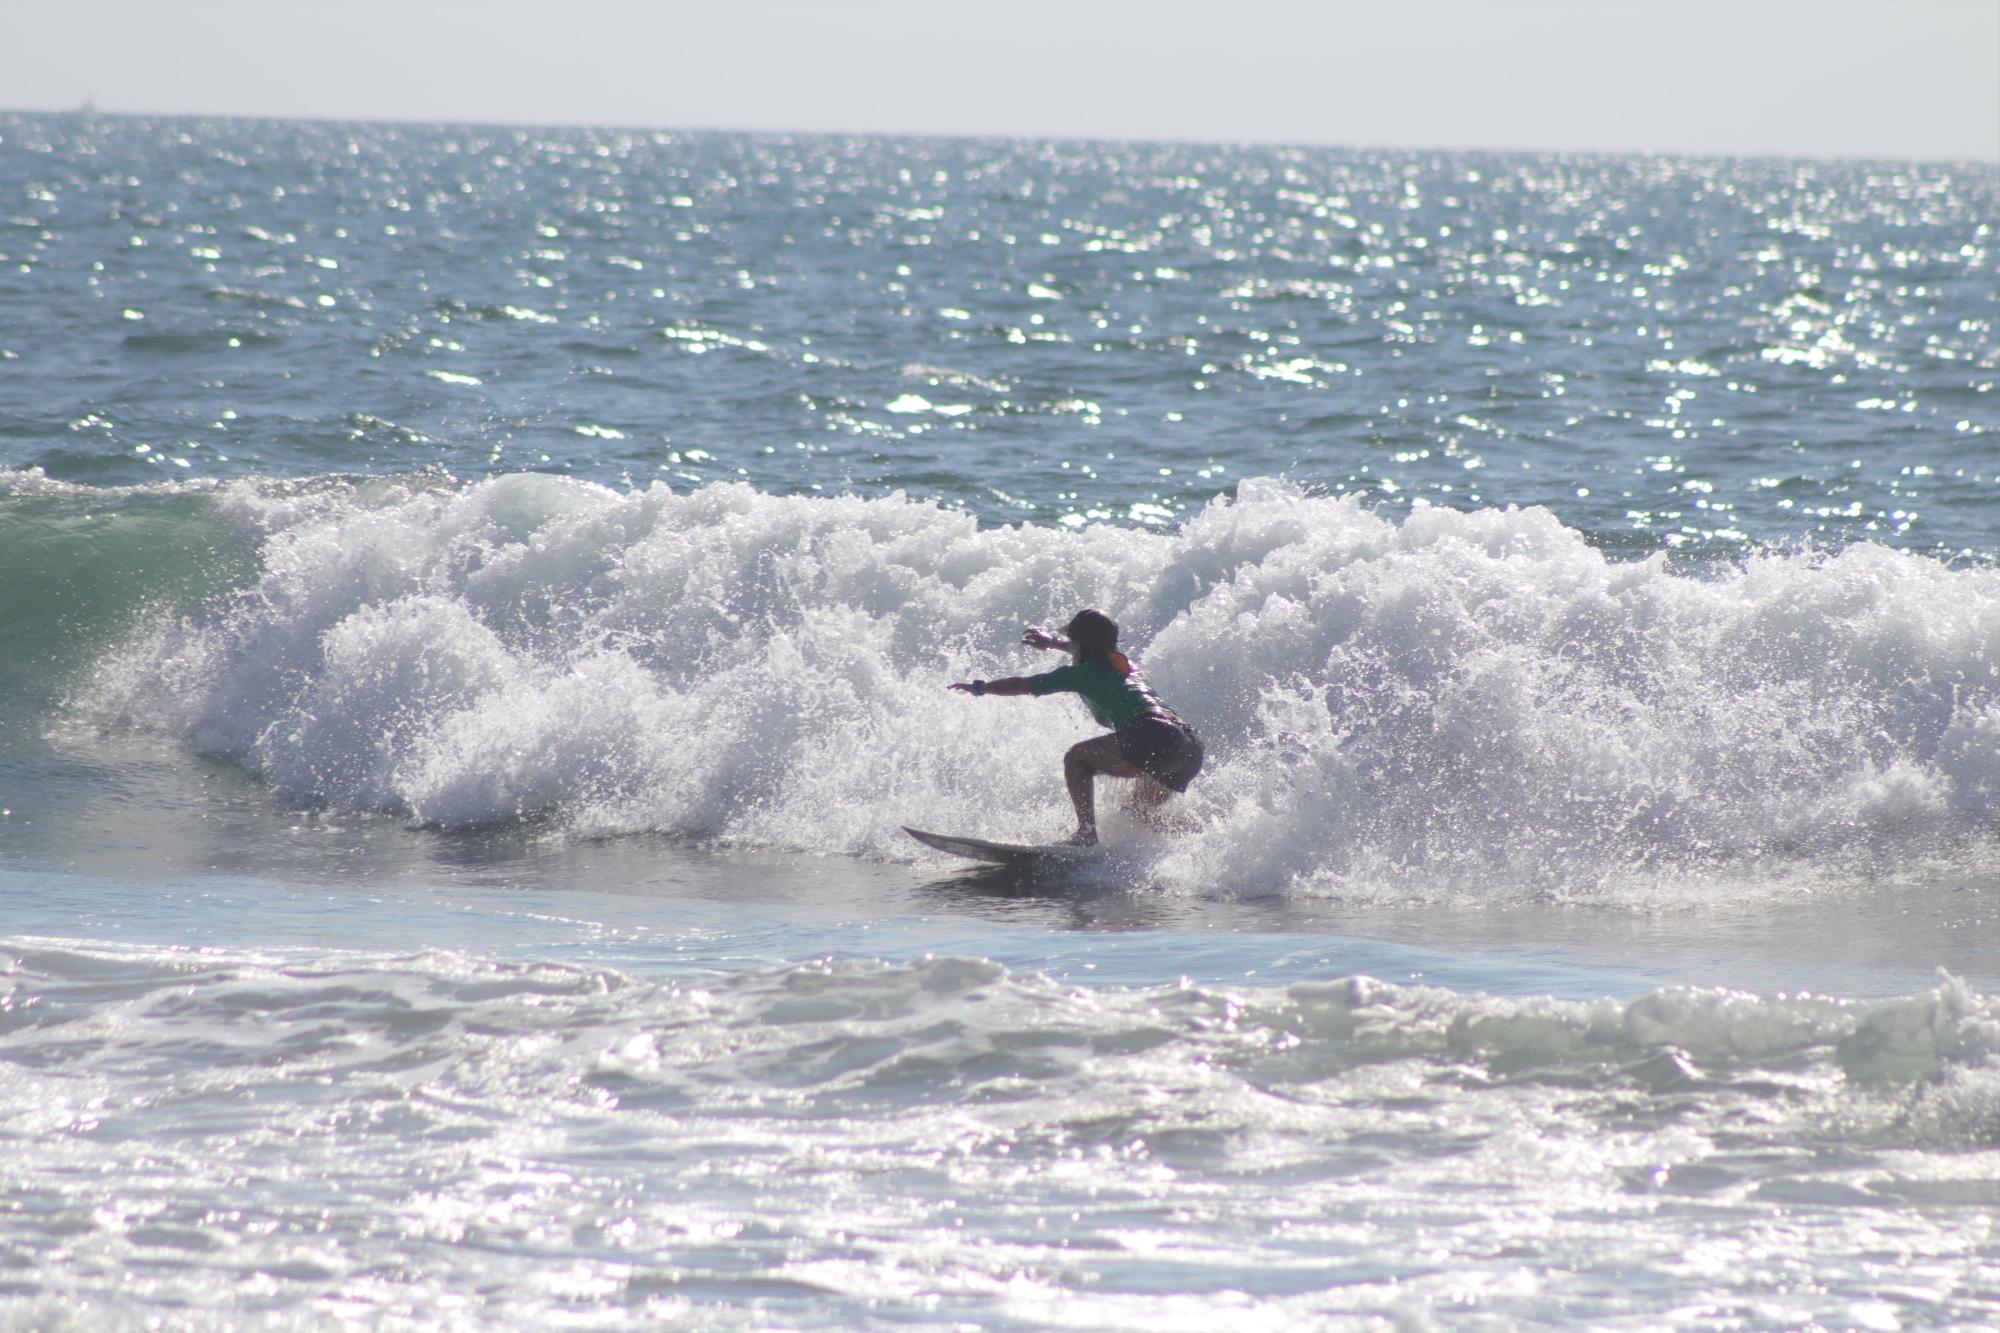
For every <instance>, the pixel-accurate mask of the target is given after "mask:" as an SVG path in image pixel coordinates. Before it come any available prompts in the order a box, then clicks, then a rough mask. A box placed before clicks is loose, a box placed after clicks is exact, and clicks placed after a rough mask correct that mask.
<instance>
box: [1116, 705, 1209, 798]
mask: <svg viewBox="0 0 2000 1333" xmlns="http://www.w3.org/2000/svg"><path fill="white" fill-rule="evenodd" d="M1116 734H1117V736H1118V753H1120V754H1122V755H1124V756H1125V762H1126V763H1128V764H1130V765H1132V767H1134V768H1136V769H1138V770H1139V771H1140V772H1141V773H1144V774H1145V775H1146V776H1147V777H1149V778H1151V779H1152V780H1153V781H1155V782H1157V783H1159V784H1160V785H1161V786H1162V787H1170V788H1172V789H1173V790H1174V791H1186V790H1187V789H1188V783H1190V782H1193V781H1194V775H1195V774H1197V773H1199V772H1201V737H1199V736H1197V735H1195V734H1194V728H1193V727H1190V726H1189V725H1188V724H1187V723H1185V722H1183V721H1181V720H1180V719H1179V718H1165V717H1142V718H1140V719H1139V720H1138V721H1137V722H1128V723H1127V724H1125V725H1124V726H1123V727H1120V728H1119V729H1118V731H1117V733H1116Z"/></svg>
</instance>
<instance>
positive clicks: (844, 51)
mask: <svg viewBox="0 0 2000 1333" xmlns="http://www.w3.org/2000/svg"><path fill="white" fill-rule="evenodd" d="M0 32H4V33H5V35H6V45H7V47H8V48H9V50H8V53H7V56H6V58H5V60H4V62H0V65H4V68H0V108H5V109H9V110H73V109H75V108H77V107H80V106H82V105H83V104H84V103H85V102H86V100H89V101H94V103H95V104H96V106H97V108H98V109H99V110H101V111H108V112H155V113H199V114H212V115H238V116H287V117H311V118H320V119H325V118H332V119H355V120H401V121H451V122H481V123H498V124H514V125H572V124H585V125H615V126H625V127H634V128H662V129H705V128H724V129H755V130H804V131H869V132H886V133H909V134H943V135H964V134H971V135H986V136H999V137H1030V138H1117V139H1175V140H1199V141H1215V142H1261V143H1298V144H1337V145H1348V146H1360V147H1444V148H1526V149H1555V150H1571V151H1621V152H1623V151H1632V152H1674V153H1698V154H1730V155H1773V154H1778V155H1801V156H1812V157H1888V158H1915V159H1939V158H1952V159H1971V160H1983V161H1986V162H1993V163H1996V164H2000V0H0Z"/></svg>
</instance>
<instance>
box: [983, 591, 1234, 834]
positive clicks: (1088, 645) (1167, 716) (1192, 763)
mask: <svg viewBox="0 0 2000 1333" xmlns="http://www.w3.org/2000/svg"><path fill="white" fill-rule="evenodd" d="M1063 633H1064V634H1066V635H1068V636H1069V637H1068V638H1067V639H1065V638H1062V637H1059V636H1057V635H1054V634H1050V633H1048V632H1047V631H1045V630H1039V629H1031V630H1029V631H1027V632H1026V633H1025V634H1023V635H1022V636H1021V642H1023V643H1025V644H1027V645H1028V646H1029V647H1030V648H1053V649H1057V650H1059V651H1062V652H1066V653H1068V654H1070V656H1071V659H1072V660H1071V662H1070V664H1069V665H1068V666H1062V667H1057V668H1056V669H1055V670H1054V671H1045V672H1043V673H1042V674H1040V675H1038V676H1009V677H1007V678H1006V679H1004V680H973V681H965V682H961V683H959V684H955V685H953V686H952V687H951V688H952V689H954V690H964V691H965V692H966V693H967V694H973V695H986V694H1032V695H1036V696H1041V695H1044V694H1062V693H1070V694H1080V695H1082V696H1083V701H1084V703H1086V704H1088V705H1089V706H1090V711H1091V715H1092V716H1094V717H1095V718H1096V719H1097V720H1098V721H1099V722H1100V723H1102V724H1103V725H1104V726H1107V727H1110V728H1111V734H1109V735H1107V736H1096V737H1093V738H1092V739H1090V740H1087V741H1079V742H1077V743H1076V744H1075V745H1072V746H1070V747H1069V753H1068V754H1066V755H1064V756H1063V779H1064V781H1065V782H1066V783H1067V784H1068V785H1069V799H1070V801H1071V802H1072V803H1074V804H1075V806H1076V832H1075V833H1072V834H1071V835H1070V836H1069V837H1067V838H1065V839H1064V840H1063V841H1064V842H1066V843H1072V844H1075V845H1077V846H1081V847H1089V846H1092V845H1093V844H1095V843H1096V842H1097V798H1096V792H1095V790H1094V785H1095V782H1096V779H1097V775H1098V774H1100V773H1102V774H1103V775H1104V776H1106V777H1110V778H1137V779H1138V780H1139V782H1138V786H1137V787H1135V788H1134V789H1133V792H1132V797H1131V799H1130V800H1129V801H1128V802H1127V803H1126V808H1127V809H1128V810H1130V811H1132V813H1134V814H1135V815H1137V816H1139V818H1141V819H1143V820H1145V821H1146V822H1147V823H1150V824H1153V825H1154V826H1155V827H1162V826H1163V822H1162V821H1161V819H1160V817H1159V809H1160V807H1161V806H1162V805H1164V804H1166V802H1167V801H1168V800H1170V799H1171V798H1172V797H1173V796H1174V795H1175V794H1176V793H1179V792H1184V791H1186V790H1187V787H1188V783H1190V782H1192V781H1194V776H1195V774H1197V773H1199V772H1200V771H1201V757H1202V752H1201V738H1200V737H1198V736H1196V735H1195V734H1194V728H1193V727H1190V726H1189V725H1188V724H1187V723H1186V722H1184V721H1182V720H1181V718H1180V717H1179V716H1178V715H1177V714H1175V712H1174V711H1173V709H1171V708H1168V707H1167V706H1166V705H1165V704H1163V703H1161V702H1160V700H1159V697H1158V696H1157V695H1155V694H1154V693H1153V691H1152V690H1151V689H1149V688H1148V687H1147V685H1146V683H1145V682H1144V681H1143V680H1141V679H1140V678H1139V673H1138V671H1137V670H1135V669H1134V668H1133V666H1132V663H1131V660H1130V659H1128V658H1127V657H1126V656H1125V654H1123V653H1121V652H1119V651H1118V626H1117V625H1116V624H1115V623H1114V622H1113V621H1112V619H1111V617H1110V616H1107V615H1105V614H1104V613H1103V612H1102V611H1079V612H1077V613H1076V615H1075V616H1073V617H1071V619H1070V622H1069V624H1067V625H1065V626H1063Z"/></svg>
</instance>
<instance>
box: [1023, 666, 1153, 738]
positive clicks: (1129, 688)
mask: <svg viewBox="0 0 2000 1333" xmlns="http://www.w3.org/2000/svg"><path fill="white" fill-rule="evenodd" d="M1028 687H1029V693H1031V694H1033V695H1034V696H1035V697H1036V698H1040V697H1041V696H1042V695H1044V694H1063V693H1072V694H1080V695H1082V696H1083V701H1084V702H1085V703H1087V704H1089V705H1090V712H1091V715H1092V716H1093V717H1095V718H1096V719H1097V720H1098V721H1099V722H1100V723H1102V724H1103V725H1104V726H1107V727H1109V728H1111V729H1112V730H1113V731H1118V730H1120V729H1122V728H1124V727H1127V726H1130V725H1131V724H1132V723H1134V722H1137V721H1138V720H1139V719H1140V718H1142V717H1163V718H1170V717H1172V716H1173V712H1172V711H1171V710H1170V709H1169V708H1168V707H1167V706H1166V705H1165V704H1163V703H1161V702H1160V701H1159V699H1158V698H1157V697H1156V696H1155V695H1154V694H1153V692H1152V691H1151V690H1149V689H1147V688H1146V683H1145V682H1144V681H1142V680H1140V679H1139V674H1138V673H1137V672H1136V671H1135V672H1133V673H1132V674H1131V675H1129V676H1122V675H1120V674H1119V673H1118V672H1116V671H1114V670H1112V669H1111V668H1110V667H1108V666H1106V665H1105V664H1104V663H1102V662H1084V663H1081V664H1078V663H1074V662H1073V663H1071V664H1070V665H1068V666H1063V667H1057V668H1056V669H1055V670H1054V671H1044V672H1043V673H1042V674H1041V675H1039V676H1030V677H1028Z"/></svg>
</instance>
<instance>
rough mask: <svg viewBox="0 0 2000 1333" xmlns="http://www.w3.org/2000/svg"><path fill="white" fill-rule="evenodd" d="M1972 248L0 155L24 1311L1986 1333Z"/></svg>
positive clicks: (704, 159) (1941, 166) (980, 146)
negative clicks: (1076, 651)
mask: <svg viewBox="0 0 2000 1333" xmlns="http://www.w3.org/2000/svg"><path fill="white" fill-rule="evenodd" d="M1996 226H2000V173H1996V171H1995V169H1994V167H1993V165H1992V164H1990V163H1964V164H1949V163H1938V164H1909V163H1867V162H1810V161H1730V160H1716V159H1701V160H1696V159H1667V158H1619V157H1560V156H1529V155H1495V154H1448V153H1416V152H1368V151H1359V150H1354V151H1341V150H1331V149H1327V150H1321V149H1314V150H1305V149H1283V148H1257V147H1232V148H1222V147H1199V146H1185V145H1133V144H1084V143H1066V144H1049V143H1012V142H997V141H995V142H983V141H945V140H918V139H887V138H851V139H850V138H804V137H797V138H794V137H781V136H732V135H720V134H704V135H690V134H672V133H640V132H614V131H589V130H561V131H555V130H548V131H543V130H532V129H495V128H470V127H410V126H382V125H335V124H306V123H288V122H247V121H198V120H147V119H139V118H125V117H77V116H28V115H0V642H4V648H0V1140H4V1143H5V1147H6V1151H4V1152H0V1327H9V1328H14V1327H18V1328H37V1329H40V1328H90V1329H100V1328H124V1327H131V1328H138V1327H170V1328H212V1327H218V1326H222V1325H225V1324H228V1325H240V1326H246V1327H277V1328H287V1327H323V1326H327V1325H330V1324H336V1323H346V1322H354V1323H365V1324H371V1325H381V1326H388V1327H450V1328H466V1327H552V1326H574V1327H587V1328H594V1327H604V1328H614V1327H628V1326H632V1325H635V1324H661V1325H667V1326H673V1327H697V1328H766V1327H787V1328H852V1327H879V1326H887V1325H892V1324H918V1325H928V1324H940V1325H959V1326H974V1327H981V1328H1014V1329H1045V1328H1056V1327H1061V1328H1101V1329H1123V1328H1138V1327H1145V1328H1152V1329H1168V1328H1190V1329H1194V1328H1198V1329H1204V1330H1207V1329H1214V1328H1217V1327H1227V1328H1232V1329H1234V1328H1245V1329H1255V1328H1272V1329H1277V1328H1296V1327H1378V1326H1379V1327H1391V1326H1393V1327H1399V1328H1428V1327H1442V1328H1456V1327H1513V1326H1518V1325H1523V1324H1546V1325H1590V1326H1599V1327H1607V1326H1631V1327H1645V1328H1659V1327H1677V1326H1683V1325H1686V1326H1698V1327H1717V1326H1727V1327H1751V1328H1765V1327H1770V1328H1778V1327H1812V1326H1819V1327H1866V1328H1877V1329H1891V1328H1900V1327H1909V1328H1917V1327H1923V1328H1939V1327H1943V1328H1953V1327H1958V1328H1973V1327H1986V1326H1990V1325H1991V1324H1993V1323H1994V1322H1995V1321H1996V1319H2000V1277H1996V1273H2000V1234H1996V1221H1995V1219H1996V1216H2000V1000H1996V998H1995V996H1996V988H2000V395H1996V382H2000V335H1996V321H2000V281H1996V272H2000V269H1996V263H1995V258H1996V251H1997V250H2000V239H1997V238H1996V235H1995V228H1996ZM1086 605H1089V606H1097V607H1101V608H1102V609H1104V610H1105V611H1107V612H1108V613H1110V614H1111V615H1112V616H1114V617H1115V618H1116V619H1117V620H1118V621H1119V623H1120V624H1121V626H1123V628H1124V635H1125V637H1124V644H1125V646H1126V647H1127V649H1128V650H1129V651H1130V652H1131V654H1132V655H1133V656H1134V657H1135V658H1136V659H1137V660H1138V661H1139V662H1140V664H1141V666H1142V668H1143V670H1144V671H1145V673H1146V675H1147V677H1148V679H1149V680H1150V681H1151V682H1152V684H1153V685H1154V686H1155V687H1156V688H1157V689H1158V690H1159V692H1160V693H1161V694H1162V695H1163V696H1164V697H1165V698H1166V699H1167V700H1168V701H1169V702H1170V703H1171V704H1172V705H1173V706H1174V707H1175V708H1176V709H1177V710H1179V711H1180V712H1181V713H1183V714H1184V715H1185V716H1186V717H1187V718H1189V720H1190V721H1192V722H1193V723H1194V724H1195V725H1196V726H1197V727H1198V728H1199V729H1200V730H1201V732H1202V734H1203V737H1204V739H1205V741H1206V743H1207V748H1208V755H1209V760H1208V766H1207V768H1206V769H1205V770H1204V772H1203V774H1202V776H1201V778H1200V779H1199V780H1198V781H1197V782H1196V784H1195V786H1194V787H1193V789H1192V790H1191V791H1190V793H1189V794H1188V796H1187V797H1186V798H1185V800H1184V803H1183V809H1184V811H1185V813H1186V814H1187V815H1188V816H1189V819H1190V821H1191V823H1192V824H1193V826H1194V827H1193V829H1192V831H1189V832H1185V833H1183V834H1181V835H1179V836H1171V837H1170V836H1164V835H1160V834H1157V833H1153V832H1151V831H1149V830H1147V829H1145V828H1143V827H1141V826H1139V825H1137V824H1136V823H1134V822H1132V821H1131V820H1129V819H1128V818H1126V817H1124V816H1123V815H1122V814H1120V813H1118V812H1116V811H1113V812H1112V813H1111V814H1109V816H1108V817H1107V824H1106V842H1107V847H1106V851H1105V853H1104V855H1103V856H1101V857H1100V858H1098V859H1096V860H1094V861H1092V862H1090V863H1088V864H1087V865H1085V866H1083V867H1081V868H1079V869H1077V870H1075V871H1072V872H1065V873H1063V874H1060V875H1053V876H1041V877H1037V876H1032V875H1023V874H1021V873H1019V872H1016V871H1008V870H1000V869H993V868H979V867H973V866H970V865H968V864H967V863H963V862H954V861H950V860H947V859H946V858H944V857H942V856H939V855H936V854H933V853H931V852H929V851H928V850H926V849H924V848H922V847H920V846H918V845H917V844H916V843H914V842H912V841H911V840H909V839H908V838H907V837H906V836H905V835H904V834H903V833H902V832H901V829H900V826H901V825H903V824H915V825H918V826H922V827H930V828H938V829H944V830H948V831H953V832H961V833H968V834H974V835H978V836H986V837H994V838H1001V839H1009V840H1043V839H1047V838H1050V837H1052V836H1056V835H1059V834H1061V833H1063V832H1065V831H1066V830H1067V828H1068V827H1069V812H1068V809H1067V804H1066V801H1065V799H1064V796H1063V792H1062V784H1061V757H1062V754H1063V751H1064V750H1065V749H1066V748H1067V747H1068V746H1069V745H1070V744H1072V743H1074V742H1075V741H1077V740H1080V739H1083V738H1085V737H1087V736H1088V735H1090V734H1091V730H1092V728H1091V725H1090V723H1089V720H1088V719H1087V717H1085V716H1084V715H1083V713H1082V710H1081V709H1080V708H1078V707H1076V706H1075V705H1074V704H1073V703H1066V702H1063V701H1059V700H1047V699H1045V700H1028V699H1001V698H983V699H973V698H970V697H967V696H964V695H960V694H953V693H950V692H948V691H947V690H946V688H945V686H946V685H947V684H948V683H949V682H952V681H957V680H965V679H969V678H971V677H974V676H985V677H993V676H1002V675H1009V674H1016V673H1019V672H1023V671H1027V670H1032V669H1040V668H1043V667H1046V666H1048V665H1051V664H1052V662H1051V661H1050V660H1048V659H1041V660H1037V658H1038V655H1035V654H1032V653H1028V652H1025V651H1024V650H1022V649H1021V648H1020V646H1019V638H1020V634H1021V631H1022V629H1023V628H1024V627H1026V626H1031V625H1059V624H1061V623H1062V622H1063V621H1064V620H1066V619H1067V618H1068V616H1069V614H1070V613H1071V612H1073V611H1074V610H1075V609H1077V608H1078V607H1081V606H1086Z"/></svg>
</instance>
